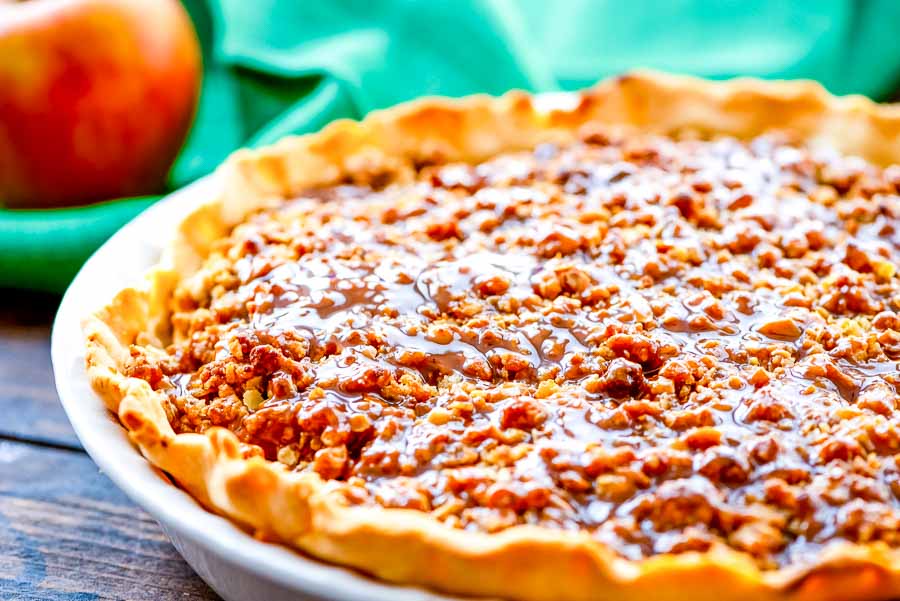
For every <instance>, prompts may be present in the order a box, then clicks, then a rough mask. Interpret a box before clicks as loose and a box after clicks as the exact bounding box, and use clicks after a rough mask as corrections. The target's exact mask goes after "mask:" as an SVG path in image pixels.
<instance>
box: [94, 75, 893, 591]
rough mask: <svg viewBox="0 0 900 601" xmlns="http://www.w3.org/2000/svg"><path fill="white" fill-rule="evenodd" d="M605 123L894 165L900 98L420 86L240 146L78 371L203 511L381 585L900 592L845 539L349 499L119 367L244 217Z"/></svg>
mask: <svg viewBox="0 0 900 601" xmlns="http://www.w3.org/2000/svg"><path fill="white" fill-rule="evenodd" d="M593 119H599V120H601V121H606V122H609V123H615V124H619V125H625V126H633V127H635V128H638V129H642V130H650V131H655V132H660V133H665V132H671V131H675V130H681V129H684V128H693V129H700V130H703V131H709V132H716V133H723V134H730V135H735V136H738V137H749V136H752V135H756V134H759V133H762V132H763V131H765V130H768V129H773V128H774V129H790V130H792V131H793V132H794V133H795V134H796V135H798V136H799V137H800V138H802V139H804V140H807V141H810V142H818V141H826V142H828V143H829V144H831V145H832V146H834V147H835V148H837V149H838V150H840V151H842V152H844V153H845V154H857V155H860V156H862V157H864V158H866V159H867V160H869V161H872V162H875V163H880V164H888V163H894V162H900V106H893V105H877V104H875V103H873V102H871V101H869V100H867V99H865V98H862V97H859V96H848V97H842V98H837V97H834V96H831V95H829V94H828V93H827V92H826V91H825V90H824V89H823V88H821V86H819V85H818V84H815V83H812V82H805V81H793V82H764V81H760V80H754V79H735V80H731V81H727V82H715V83H714V82H708V81H704V80H700V79H696V78H689V77H681V76H671V75H664V74H659V73H653V72H646V71H643V72H636V73H633V74H629V75H625V76H622V77H618V78H615V79H611V80H607V81H604V82H601V83H600V84H599V85H598V86H596V87H594V88H592V89H589V90H586V91H584V92H579V93H571V94H568V93H567V94H561V95H541V96H529V95H527V94H524V93H522V92H511V93H509V94H507V95H505V96H503V97H500V98H491V97H487V96H471V97H467V98H463V99H459V100H448V99H440V98H430V99H422V100H418V101H414V102H411V103H407V104H403V105H399V106H397V107H395V108H392V109H388V110H385V111H379V112H376V113H373V114H372V115H370V116H369V117H368V118H367V119H365V120H364V121H362V122H358V123H357V122H352V121H346V120H343V121H337V122H335V123H333V124H331V125H329V126H328V127H326V128H325V129H324V130H323V131H322V132H320V133H318V134H312V135H308V136H301V137H292V138H287V139H285V140H282V141H281V142H279V143H277V144H276V145H274V146H272V147H270V148H267V149H263V150H258V151H239V152H238V153H236V154H235V155H234V156H233V157H232V158H231V159H229V160H228V162H226V164H225V165H224V166H223V167H222V168H221V169H220V172H219V173H218V175H217V177H219V178H221V179H222V181H223V186H224V188H223V190H224V191H223V193H222V195H221V196H220V197H218V198H215V199H213V200H212V201H211V202H209V203H207V204H205V205H203V206H202V207H200V208H199V209H198V210H196V211H194V212H193V213H192V214H190V215H189V216H188V217H187V218H186V219H185V220H184V221H183V222H182V223H181V224H179V225H178V226H177V228H176V232H175V239H174V241H173V244H172V245H171V246H170V247H168V249H167V251H166V252H164V255H163V258H162V260H161V262H160V263H159V264H158V265H157V266H156V267H154V268H153V269H152V270H151V271H150V272H149V273H148V274H147V277H146V278H145V279H144V281H142V282H141V283H140V284H138V285H136V286H133V287H129V288H125V289H124V290H122V291H120V292H119V293H118V294H117V295H116V296H115V298H114V299H113V300H112V301H111V302H110V303H109V304H108V305H106V306H105V307H103V308H101V309H100V310H99V311H97V312H95V313H93V314H91V315H89V316H87V317H86V318H85V320H84V323H83V331H84V334H85V339H86V362H87V363H86V364H87V372H88V376H89V379H90V381H91V384H92V386H93V387H94V389H95V390H96V391H97V393H98V394H99V395H100V396H101V397H102V398H103V400H104V402H105V403H106V405H107V407H108V408H109V409H110V410H112V411H114V412H115V413H117V415H118V416H119V419H120V421H121V422H122V424H123V425H124V427H125V428H126V429H127V430H128V432H129V435H130V438H131V440H132V441H133V442H134V443H135V444H136V445H137V446H138V448H139V449H140V450H141V452H142V453H143V454H144V456H145V457H147V459H149V460H150V462H151V463H152V464H154V465H155V466H157V467H159V468H161V469H163V470H165V471H166V472H168V473H170V474H171V475H172V476H173V477H174V478H175V479H176V480H177V481H178V482H179V484H180V485H181V486H182V487H184V488H185V489H186V490H187V491H188V492H189V493H190V494H191V495H192V496H194V497H195V498H196V499H197V500H199V501H200V502H201V503H202V504H203V505H204V506H205V507H207V508H208V509H211V510H212V511H214V512H216V513H219V514H221V515H224V516H226V517H228V518H230V519H231V520H232V521H234V522H236V523H238V524H240V525H241V526H243V527H244V528H245V529H248V530H250V531H252V532H254V533H255V534H256V535H257V536H259V537H262V538H264V539H268V540H277V541H280V542H284V543H286V544H288V545H290V546H293V547H295V548H298V549H301V550H303V551H305V552H307V553H309V554H310V555H313V556H315V557H318V558H320V559H325V560H326V561H330V562H333V563H336V564H341V565H346V566H350V567H355V568H358V569H361V570H363V571H365V572H368V573H371V574H373V575H375V576H377V577H380V578H383V579H385V580H388V581H392V582H398V583H404V584H419V585H424V586H429V587H432V588H436V589H438V590H442V591H445V592H451V593H462V594H473V595H491V596H500V597H509V598H513V599H522V600H526V601H543V600H548V601H549V600H560V601H563V600H573V601H575V600H582V599H584V600H587V599H601V598H602V599H608V600H617V599H621V600H623V601H625V600H638V599H647V600H651V599H688V598H690V599H697V600H700V599H717V600H719V601H730V600H738V599H748V600H749V599H754V600H767V599H798V600H799V599H816V600H827V599H834V600H838V599H849V598H853V599H887V598H890V597H894V596H900V550H898V549H893V550H892V549H889V548H888V547H887V546H886V545H884V544H883V543H875V544H868V545H857V544H852V543H847V542H838V543H835V544H833V545H831V546H829V547H828V548H826V549H825V550H824V551H823V552H822V553H820V554H819V555H818V556H817V557H816V559H817V561H816V562H815V564H813V565H807V566H788V567H785V568H782V569H779V570H773V571H760V570H759V569H758V568H757V567H756V566H755V564H754V563H753V562H752V560H751V559H750V558H749V556H747V555H745V554H743V553H740V552H737V551H734V550H730V549H713V550H711V551H709V552H704V553H698V552H692V553H685V554H681V555H656V556H652V557H649V558H645V559H642V560H640V561H630V560H626V559H622V558H620V557H618V556H617V555H615V554H614V553H613V552H612V551H611V550H609V549H607V548H606V547H604V546H603V545H601V544H600V543H598V542H597V541H595V540H593V539H592V538H590V537H589V536H587V535H586V534H582V533H569V532H560V531H556V530H551V529H546V528H540V527H535V526H516V527H513V528H510V529H508V530H505V531H503V532H500V533H497V534H485V533H473V532H464V531H460V530H456V529H453V528H450V527H447V526H444V525H442V524H440V523H439V522H437V521H436V520H434V519H433V518H431V517H429V516H428V515H427V514H423V513H421V512H417V511H413V510H403V509H385V508H372V507H345V506H339V505H337V504H335V503H333V502H331V498H330V496H329V485H328V483H327V482H323V481H322V480H321V479H320V478H319V477H318V476H317V475H314V474H295V473H291V472H288V471H286V470H284V469H283V468H281V467H279V465H278V464H275V463H271V462H266V461H264V460H262V459H259V458H253V459H246V460H245V459H242V458H240V454H239V451H238V446H237V439H236V437H235V435H234V434H232V433H231V432H229V431H227V430H224V429H220V428H215V429H212V430H210V431H208V432H207V433H205V434H178V435H176V434H174V432H173V431H172V429H171V426H170V425H169V423H168V421H167V420H166V417H165V414H164V413H163V411H162V408H161V405H160V403H159V398H160V397H161V396H162V395H161V394H160V393H157V392H154V391H153V390H152V389H151V388H150V386H149V384H147V382H145V381H143V380H139V379H136V378H128V377H126V376H125V375H124V374H123V373H122V369H123V366H124V364H125V361H127V359H128V357H129V353H128V348H127V347H128V345H129V344H131V343H133V342H135V341H137V342H138V343H142V344H147V343H149V344H153V343H158V342H159V339H160V337H161V336H162V335H163V334H164V330H165V326H166V322H167V318H168V308H167V301H168V299H169V297H170V295H171V292H172V290H173V289H174V287H175V285H176V283H177V281H178V280H179V279H180V277H182V276H183V275H184V274H188V273H191V272H192V271H194V270H195V269H196V268H197V267H198V266H199V263H200V260H201V259H202V257H203V255H204V253H205V252H207V251H208V248H209V244H210V243H211V241H212V240H214V239H215V238H216V237H218V236H219V235H221V234H222V233H224V232H226V231H227V230H228V229H229V228H230V227H231V226H233V225H234V224H236V223H238V222H240V221H241V219H242V218H243V217H244V216H245V215H247V214H248V213H250V212H251V211H253V210H255V209H258V208H260V207H264V206H270V205H272V204H273V203H277V202H278V201H279V200H280V199H281V198H283V197H285V196H289V195H291V194H292V193H295V192H297V191H299V190H301V189H303V188H308V187H315V186H322V185H328V184H330V183H334V182H336V181H338V180H339V179H340V177H341V175H342V174H344V173H348V172H350V171H352V170H353V169H354V166H355V165H356V164H358V161H359V160H361V159H364V160H365V161H366V162H368V163H371V162H375V163H378V162H384V163H389V162H391V161H397V160H403V161H408V160H414V159H418V158H423V157H425V156H428V155H429V154H431V153H433V152H440V153H442V154H443V155H444V156H446V157H447V158H449V159H451V160H453V159H463V160H478V159H482V158H485V157H488V156H491V155H493V154H496V153H498V152H503V151H507V150H513V149H520V148H524V147H528V146H531V145H533V144H535V143H537V142H540V141H545V140H557V139H560V138H565V137H566V136H567V135H569V134H570V133H571V132H572V131H573V130H574V129H575V128H577V126H578V125H580V124H581V123H583V122H585V121H587V120H593Z"/></svg>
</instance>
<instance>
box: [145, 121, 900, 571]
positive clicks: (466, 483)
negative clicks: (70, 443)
mask: <svg viewBox="0 0 900 601" xmlns="http://www.w3.org/2000/svg"><path fill="white" fill-rule="evenodd" d="M606 137H609V136H606ZM586 139H588V140H594V138H591V137H588V138H586ZM387 175H389V174H387ZM376 179H377V180H378V185H376V184H372V185H369V184H370V182H366V181H364V179H361V180H360V181H356V182H354V183H353V185H348V186H340V187H336V188H333V189H329V190H322V191H311V192H310V193H308V194H304V195H302V197H300V198H298V199H296V200H294V201H291V202H288V203H285V204H284V205H283V206H281V207H279V208H276V209H272V210H268V211H265V212H262V213H259V214H257V215H255V216H253V217H251V218H250V219H249V220H248V221H247V222H246V223H245V224H242V225H240V226H238V227H237V228H235V230H234V231H233V233H232V234H231V236H230V237H229V238H228V239H226V240H223V241H222V242H221V244H220V246H219V247H218V248H217V250H216V251H215V252H214V253H213V255H212V256H211V257H210V259H209V260H208V261H207V263H206V266H205V267H204V269H203V270H201V272H200V273H198V274H197V275H196V276H195V277H194V278H193V279H192V280H189V281H187V282H185V283H184V284H183V285H182V287H181V288H180V289H179V291H178V292H177V294H176V298H175V305H176V315H175V317H174V319H173V327H174V331H175V341H174V343H173V344H172V346H171V347H170V348H169V349H168V359H167V360H164V361H162V362H158V365H157V364H156V363H155V362H154V360H151V359H149V358H146V357H143V356H142V355H141V354H140V353H139V352H136V356H137V359H136V365H135V367H134V373H135V374H136V375H138V376H140V377H147V378H148V379H152V381H153V382H154V383H155V384H154V385H155V386H157V388H160V389H164V390H167V391H168V396H169V405H168V406H167V411H168V414H169V416H170V420H171V421H172V424H173V427H174V428H175V429H176V431H179V432H194V431H203V430H205V429H207V428H209V427H212V426H221V427H227V428H230V429H231V430H233V431H234V432H235V433H237V434H238V436H239V437H240V438H241V440H242V441H243V442H244V443H245V450H246V453H248V454H260V453H261V454H263V455H264V456H265V457H267V458H268V459H270V460H273V461H276V460H277V461H280V462H281V463H283V464H285V466H286V467H287V468H288V469H294V470H306V471H315V472H317V473H318V474H319V475H320V476H322V477H323V478H325V479H328V480H333V481H335V482H336V483H339V486H338V487H337V490H338V491H339V493H340V495H341V498H342V499H343V502H346V503H351V504H380V505H383V506H388V507H407V508H412V509H417V510H421V511H425V512H431V513H432V514H433V515H434V516H435V517H436V518H437V519H440V520H442V521H443V522H445V523H446V524H448V525H451V526H454V527H459V528H465V529H471V530H480V531H488V532H494V531H498V530H502V529H504V528H508V527H511V526H514V525H517V524H538V525H542V526H546V527H550V528H562V529H578V530H583V531H587V532H590V533H591V534H592V535H593V536H595V537H596V538H597V539H598V540H600V541H602V542H604V543H606V544H608V545H609V546H610V547H611V548H613V549H615V550H616V551H617V552H619V553H621V554H622V555H623V556H625V557H632V558H639V557H644V556H648V555H652V554H656V553H677V552H683V551H689V550H701V551H702V550H706V549H709V548H712V547H714V546H717V545H728V546H730V547H732V548H736V549H739V550H742V551H745V552H747V553H749V554H750V555H752V556H753V557H754V558H755V559H756V561H757V562H758V563H759V565H760V566H761V567H764V568H773V567H777V566H779V565H784V564H786V563H789V562H796V561H802V560H803V558H804V557H806V556H807V555H808V554H809V553H812V552H815V551H816V550H817V549H819V548H821V547H822V546H824V545H827V544H828V543H830V542H831V541H834V540H838V539H843V540H852V541H856V542H870V541H876V540H877V541H883V542H885V543H886V544H888V545H891V546H898V545H900V465H898V459H897V458H898V457H900V455H898V452H900V400H898V393H897V384H898V381H900V373H898V365H897V358H898V356H900V333H898V331H900V317H898V316H897V315H896V314H895V313H894V311H896V310H897V309H898V303H900V288H898V279H897V276H896V274H895V273H894V271H895V270H896V265H897V262H898V249H900V237H898V235H897V234H896V232H895V224H896V222H897V217H898V215H900V198H898V196H897V193H898V184H900V177H898V174H897V172H896V171H895V170H894V168H891V169H887V170H880V169H877V168H875V167H873V166H871V165H868V164H865V163H863V162H861V161H859V160H857V159H852V158H844V157H840V156H837V155H834V154H828V153H822V152H818V151H816V152H814V151H811V150H809V149H806V148H803V147H798V146H794V145H791V144H790V143H789V142H787V141H785V140H783V139H779V138H777V137H775V136H770V137H763V138H759V139H757V140H753V141H751V142H749V143H742V142H738V141H735V140H731V139H721V140H713V141H701V140H681V141H678V140H673V139H668V138H660V137H644V136H632V137H624V138H615V137H612V139H611V141H608V142H606V141H605V142H604V143H602V144H597V143H588V142H576V143H573V144H571V145H569V146H564V147H556V146H552V145H544V146H541V147H539V148H538V149H536V150H535V151H534V152H533V153H527V152H523V153H515V154H509V155H504V156H500V157H497V158H495V159H493V160H490V161H487V162H485V163H482V164H480V165H474V166H472V165H463V164H448V165H437V166H429V167H423V168H422V169H420V170H419V171H418V173H417V177H416V181H415V182H414V183H412V184H402V185H401V184H393V185H388V186H386V187H384V186H383V185H382V184H383V182H384V181H385V175H384V174H382V175H381V176H379V177H378V178H376ZM154 367H155V368H156V369H159V370H161V371H162V374H163V375H161V376H160V375H159V374H157V375H156V376H153V378H151V376H150V375H148V374H151V373H156V372H155V371H154Z"/></svg>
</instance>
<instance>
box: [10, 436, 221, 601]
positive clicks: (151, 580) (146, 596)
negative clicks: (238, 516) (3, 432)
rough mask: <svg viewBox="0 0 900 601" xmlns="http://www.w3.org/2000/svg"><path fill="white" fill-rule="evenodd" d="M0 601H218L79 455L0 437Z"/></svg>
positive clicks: (150, 523) (143, 518) (151, 523)
mask: <svg viewBox="0 0 900 601" xmlns="http://www.w3.org/2000/svg"><path fill="white" fill-rule="evenodd" d="M0 599H22V600H26V599H27V600H31V599H41V600H49V601H88V600H94V599H130V600H135V601H169V600H176V599H177V600H179V601H194V600H197V601H206V600H211V599H218V597H217V596H216V595H215V593H213V592H212V591H211V590H210V589H209V588H208V587H207V586H206V585H205V584H204V583H203V581H202V580H200V578H199V577H197V576H196V575H195V574H194V573H193V571H192V570H191V569H190V567H189V566H188V565H187V564H186V563H185V562H184V560H182V559H181V557H180V556H179V555H178V553H177V552H176V551H175V549H174V547H172V545H171V544H170V543H169V542H168V540H167V539H166V538H165V536H164V535H163V533H162V531H161V530H160V528H159V525H158V524H156V522H154V521H153V520H152V518H150V517H149V516H148V515H146V514H145V513H144V512H143V511H141V510H140V509H138V508H137V507H135V506H134V505H133V504H132V503H131V502H130V501H129V500H128V498H127V497H125V495H124V494H123V493H121V492H120V491H119V490H118V489H117V488H116V487H115V486H114V485H113V484H112V483H111V482H110V481H109V480H108V479H107V478H106V477H105V476H103V475H102V474H101V473H100V472H99V471H98V470H97V468H96V466H95V465H94V463H93V462H92V461H91V459H90V458H89V457H88V456H87V455H85V454H84V453H82V452H79V451H68V450H60V449H53V448H47V447H41V446H39V445H33V444H24V443H19V442H13V441H4V440H0Z"/></svg>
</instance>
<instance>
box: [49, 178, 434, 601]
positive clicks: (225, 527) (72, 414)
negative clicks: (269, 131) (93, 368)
mask: <svg viewBox="0 0 900 601" xmlns="http://www.w3.org/2000/svg"><path fill="white" fill-rule="evenodd" d="M218 189H219V184H218V181H217V180H216V177H215V176H214V175H213V176H210V177H207V178H204V179H202V180H200V181H198V182H196V183H194V184H192V185H190V186H188V187H186V188H184V189H183V190H181V191H178V192H176V193H174V194H172V195H171V196H169V197H168V198H165V199H163V200H161V201H160V202H158V203H156V204H155V205H154V206H152V207H151V208H149V209H148V210H146V211H145V212H144V213H142V214H141V215H140V216H138V217H137V218H135V219H134V220H133V221H131V222H130V223H128V224H127V225H126V226H125V227H123V228H122V229H121V230H119V232H117V233H116V234H115V235H114V236H112V238H110V239H109V241H107V242H106V243H105V244H104V245H103V246H102V247H101V248H100V249H99V250H98V251H97V252H96V253H94V255H93V256H92V257H91V258H90V260H88V262H87V263H85V265H84V267H82V269H81V271H80V272H79V274H78V276H77V277H76V278H75V280H74V281H73V282H72V284H71V286H70V287H69V289H68V291H67V292H66V294H65V296H64V297H63V300H62V303H61V305H60V308H59V312H58V314H57V316H56V321H55V323H54V326H53V334H52V347H51V355H52V361H53V371H54V376H55V378H56V388H57V391H58V393H59V398H60V400H61V401H62V405H63V407H64V409H65V411H66V413H67V415H68V417H69V420H70V421H71V423H72V426H73V428H74V429H75V432H76V434H77V435H78V438H79V439H80V440H81V443H82V445H83V446H84V448H85V450H87V452H88V454H90V456H91V457H92V458H93V460H94V461H95V462H96V463H97V465H98V466H99V467H100V469H101V470H102V471H103V472H104V473H105V474H106V475H107V476H109V478H110V479H111V480H112V481H113V482H114V483H115V484H116V485H117V486H118V487H119V488H121V489H122V490H123V491H124V492H125V493H126V494H127V495H128V496H129V497H130V498H131V499H132V500H133V501H134V502H135V503H136V504H137V505H139V506H140V507H141V508H142V509H144V510H145V511H146V512H147V513H149V514H150V515H151V516H153V518H154V519H156V520H157V521H158V522H159V523H160V525H161V526H162V528H163V530H164V531H165V533H166V534H167V535H168V536H169V538H170V539H171V541H172V543H173V544H174V545H175V548H176V549H178V551H179V552H180V553H181V555H182V556H184V558H185V560H187V562H188V563H189V564H190V565H191V567H192V568H194V570H195V571H196V572H197V573H198V574H199V575H200V577H201V578H203V580H204V581H206V582H207V583H208V584H209V585H210V587H212V588H213V589H214V590H215V591H216V592H217V593H218V594H219V595H221V596H222V597H223V598H224V599H226V601H283V600H284V601H286V600H289V599H290V600H292V601H297V600H301V599H310V600H312V599H334V600H341V601H379V600H383V601H441V600H443V601H448V600H449V599H451V598H450V597H446V596H441V595H436V594H434V593H429V592H427V591H424V590H422V589H418V588H413V587H402V586H395V585H389V584H384V583H380V582H377V581H375V580H372V579H370V578H367V577H366V576H364V575H362V574H359V573H357V572H354V571H352V570H348V569H344V568H339V567H335V566H331V565H327V564H324V563H321V562H319V561H316V560H313V559H310V558H308V557H305V556H303V555H301V554H299V553H297V552H295V551H292V550H290V549H288V548H286V547H283V546H280V545H275V544H271V543H264V542H261V541H259V540H256V539H255V538H253V537H252V536H250V535H249V534H247V533H246V532H244V531H243V530H241V529H239V528H238V527H236V526H235V525H234V524H233V523H232V522H231V521H229V520H227V519H225V518H222V517H220V516H218V515H215V514H213V513H210V512H208V511H207V510H205V509H203V508H202V507H201V506H200V505H199V504H198V503H197V502H196V501H194V500H193V499H192V498H191V497H190V496H189V495H188V494H187V493H186V492H184V491H182V490H181V489H180V488H178V487H176V486H175V485H173V484H172V483H171V482H170V481H169V480H168V479H167V478H166V477H165V476H163V475H162V474H161V473H160V472H159V471H158V470H156V469H155V468H154V467H152V466H151V465H150V463H149V462H148V461H147V460H146V459H144V457H143V456H141V454H140V453H139V452H138V450H137V449H136V448H135V447H134V446H133V445H132V444H131V442H130V441H129V440H128V437H127V436H126V433H125V430H124V428H123V427H122V426H121V425H120V424H119V422H118V420H117V418H116V417H115V416H114V415H113V414H112V413H110V412H109V411H108V410H107V409H106V407H105V406H104V405H103V402H102V401H101V400H100V398H99V397H98V396H97V395H96V394H95V393H94V391H93V390H92V388H91V386H90V384H89V382H88V378H87V375H86V373H85V368H84V365H85V362H84V344H83V342H82V338H83V336H82V333H81V327H80V322H81V319H82V318H83V317H84V316H85V315H87V314H88V313H89V312H90V311H91V310H93V309H95V308H97V307H99V306H101V305H102V304H103V303H104V302H105V301H106V300H108V299H109V298H112V296H113V295H114V294H115V293H116V291H118V290H120V289H122V288H124V287H125V286H127V285H128V284H131V283H133V282H134V281H136V280H137V279H138V278H140V277H142V274H143V272H144V271H146V270H147V269H149V268H150V267H151V266H152V265H153V264H154V263H156V262H157V261H158V260H159V254H160V252H161V250H162V248H163V247H164V246H165V244H166V242H167V241H168V239H169V235H170V234H171V233H172V232H173V230H174V226H175V224H177V223H179V222H180V221H181V220H182V219H183V218H184V217H185V216H186V215H187V214H188V213H190V212H191V211H192V210H193V209H195V208H196V207H197V206H198V205H200V204H201V203H203V202H204V201H208V200H209V199H210V198H212V197H213V196H214V195H215V194H216V193H217V191H218Z"/></svg>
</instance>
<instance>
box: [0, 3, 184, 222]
mask: <svg viewBox="0 0 900 601" xmlns="http://www.w3.org/2000/svg"><path fill="white" fill-rule="evenodd" d="M201 73H202V60H201V56H200V47H199V44H198V42H197V36H196V34H195V32H194V29H193V26H192V24H191V21H190V18H189V17H188V15H187V13H186V12H185V10H184V8H183V7H182V6H181V4H180V3H179V2H178V0H25V1H24V2H15V1H13V2H9V0H0V206H6V207H12V208H25V207H28V208H47V207H55V206H65V205H76V204H85V203H90V202H95V201H99V200H105V199H109V198H115V197H120V196H136V195H142V194H152V193H156V192H159V191H161V190H162V188H163V186H164V183H165V179H166V176H167V174H168V171H169V168H170V167H171V165H172V162H173V161H174V159H175V156H176V154H177V153H178V151H179V149H180V148H181V145H182V143H183V142H184V138H185V136H186V135H187V131H188V129H189V128H190V124H191V121H192V119H193V115H194V111H195V109H196V105H197V98H198V95H199V91H200V78H201Z"/></svg>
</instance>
